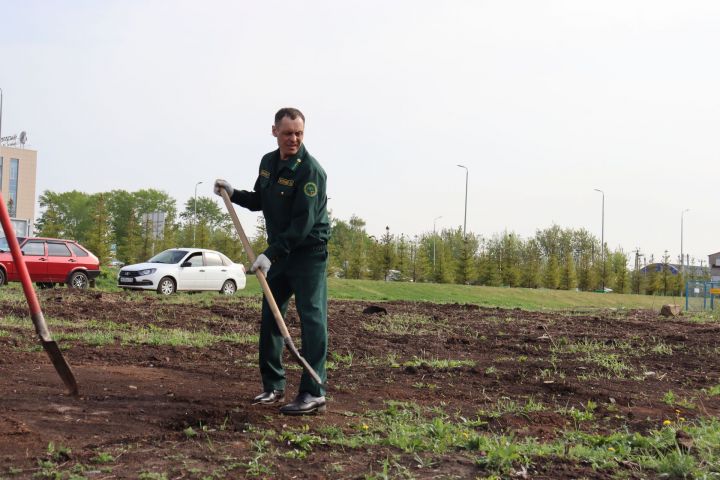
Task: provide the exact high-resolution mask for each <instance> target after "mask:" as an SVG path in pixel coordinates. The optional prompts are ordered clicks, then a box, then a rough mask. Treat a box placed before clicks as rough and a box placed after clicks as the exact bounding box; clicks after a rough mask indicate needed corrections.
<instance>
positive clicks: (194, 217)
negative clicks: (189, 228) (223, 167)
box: [193, 182, 203, 247]
mask: <svg viewBox="0 0 720 480" xmlns="http://www.w3.org/2000/svg"><path fill="white" fill-rule="evenodd" d="M201 183H203V182H197V183H196V184H195V200H194V203H195V214H194V215H193V247H194V246H195V230H197V187H198V185H200V184H201Z"/></svg>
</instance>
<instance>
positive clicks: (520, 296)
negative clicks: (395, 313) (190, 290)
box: [0, 268, 720, 322]
mask: <svg viewBox="0 0 720 480" xmlns="http://www.w3.org/2000/svg"><path fill="white" fill-rule="evenodd" d="M116 275H117V270H116V269H110V268H107V269H105V268H103V273H102V275H101V276H100V277H99V278H98V280H97V282H96V283H97V290H99V291H106V292H119V291H122V290H121V289H119V288H117V286H116V280H115V279H116ZM58 288H65V287H58ZM11 292H15V293H20V294H22V290H21V289H20V284H19V283H16V282H13V283H11V284H10V285H6V286H3V287H0V299H5V298H7V297H6V293H11ZM261 293H262V291H261V288H260V284H259V283H258V281H257V278H256V277H255V276H254V275H252V274H250V275H248V276H247V286H246V287H245V289H243V290H239V291H238V292H237V293H236V294H235V298H238V299H239V298H243V297H259V296H260V295H261ZM127 294H128V295H133V296H135V297H137V298H138V299H142V298H144V297H145V296H147V295H151V296H157V294H156V293H154V292H153V291H138V292H127ZM218 296H219V294H218V293H216V292H205V293H200V294H187V293H180V294H176V295H173V296H171V297H169V298H167V297H166V298H165V301H167V302H168V303H200V304H209V303H211V302H212V301H213V300H214V299H215V298H216V297H218ZM328 296H329V298H331V299H338V300H365V301H378V302H381V301H393V300H407V301H423V302H433V303H472V304H476V305H482V306H489V307H507V308H514V307H520V308H522V309H524V310H545V309H550V310H560V309H576V308H580V309H583V308H650V309H655V310H660V307H661V306H662V305H663V304H666V303H680V304H682V303H683V301H682V298H678V297H658V296H647V295H625V294H616V293H609V294H603V293H593V292H575V291H567V290H547V289H531V288H509V287H480V286H473V285H453V284H440V283H411V282H383V281H378V280H345V279H338V278H329V279H328ZM12 298H15V299H18V300H20V298H18V297H17V295H12ZM252 306H253V307H256V308H257V309H258V310H259V308H260V305H259V303H258V304H257V305H252ZM719 318H720V312H718V313H715V312H713V313H702V312H700V313H698V312H693V313H690V314H688V319H690V320H692V321H697V322H714V321H718V319H719Z"/></svg>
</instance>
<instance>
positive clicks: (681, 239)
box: [680, 208, 690, 273]
mask: <svg viewBox="0 0 720 480" xmlns="http://www.w3.org/2000/svg"><path fill="white" fill-rule="evenodd" d="M689 211H690V209H689V208H686V209H685V210H683V211H682V213H680V271H681V272H682V273H685V254H684V251H683V216H684V215H685V212H689Z"/></svg>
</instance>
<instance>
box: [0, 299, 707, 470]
mask: <svg viewBox="0 0 720 480" xmlns="http://www.w3.org/2000/svg"><path fill="white" fill-rule="evenodd" d="M40 296H41V303H42V306H43V310H44V313H45V316H46V318H48V319H49V320H50V324H51V331H52V333H53V334H54V335H55V336H56V338H58V340H59V343H60V346H61V348H62V349H63V351H64V352H65V356H66V358H67V360H68V362H69V363H70V364H71V365H72V367H73V369H74V372H75V374H76V377H77V379H78V382H79V384H80V393H81V394H80V397H79V398H72V397H68V396H67V395H66V394H65V390H64V387H63V385H62V383H61V381H60V379H59V378H58V376H57V375H56V373H55V371H54V370H53V369H52V366H51V365H50V363H49V360H48V358H47V356H46V355H45V353H44V352H43V351H42V350H41V349H39V348H38V344H37V341H36V336H35V334H34V331H33V329H32V325H31V323H30V320H29V316H28V314H27V309H26V306H25V305H24V303H23V302H24V299H23V298H22V297H21V296H5V297H3V299H2V300H1V301H0V309H1V310H0V312H2V313H1V315H2V321H0V352H2V354H1V355H0V391H1V392H2V396H1V397H0V478H142V479H162V478H167V479H171V478H198V479H200V478H244V477H248V478H251V477H255V478H318V479H319V478H485V477H490V476H493V475H496V476H497V477H499V478H509V477H515V478H548V479H563V478H615V477H622V478H660V477H661V474H660V473H659V472H663V471H665V470H662V466H658V467H656V468H655V467H652V468H651V467H648V465H651V464H652V462H650V463H642V462H641V461H639V460H636V459H634V457H631V454H630V453H628V452H623V451H621V450H622V449H623V448H625V447H623V445H625V444H628V445H630V446H628V447H627V448H630V449H632V448H635V449H636V450H634V451H636V452H637V451H639V450H637V449H641V447H642V442H641V439H651V438H654V436H659V437H658V438H660V437H663V435H664V436H668V435H671V436H672V437H673V438H671V440H672V442H671V447H670V448H669V450H668V451H666V452H663V451H662V450H658V449H657V448H655V451H656V452H657V455H656V456H657V457H658V461H662V460H663V459H665V460H667V459H668V458H669V457H671V456H672V458H670V460H669V461H670V462H671V463H672V460H673V459H675V460H676V462H677V463H682V462H683V461H687V462H691V463H692V466H693V468H698V469H701V470H702V471H705V472H713V471H716V469H717V468H718V464H717V463H713V462H716V458H717V457H712V458H714V459H715V460H712V458H711V457H709V456H708V455H709V454H708V452H710V453H711V454H712V455H717V450H716V449H717V446H712V445H710V446H709V447H707V448H708V449H709V450H707V449H706V450H703V448H706V447H703V445H704V443H703V442H705V440H704V439H702V438H694V437H693V435H696V433H694V432H697V431H698V430H697V429H695V430H693V429H692V428H690V427H691V426H697V425H698V422H707V423H705V427H707V428H709V431H711V432H715V433H713V434H716V433H717V432H719V431H720V429H718V427H717V424H716V423H714V422H715V421H714V420H712V418H713V417H717V415H718V414H719V413H720V392H717V390H718V387H717V386H718V384H720V362H718V354H719V353H720V325H718V324H717V323H699V322H693V321H690V320H689V319H688V318H679V319H672V320H668V319H664V318H661V317H659V316H658V315H657V313H654V312H648V311H606V312H553V313H545V312H543V313H537V312H526V311H520V310H501V309H486V308H477V307H475V306H472V305H434V304H423V303H403V302H391V303H386V304H382V306H383V307H385V308H386V309H387V311H388V314H387V315H380V314H372V315H371V314H364V313H363V310H364V309H365V307H367V306H368V305H369V303H367V302H348V301H332V302H331V303H330V310H329V328H330V351H331V355H330V357H329V359H330V361H331V363H330V365H329V390H328V400H329V403H328V412H327V413H326V414H325V415H322V416H315V417H301V418H288V417H283V416H280V415H278V413H277V409H276V408H269V407H264V408H263V407H260V406H253V405H250V402H249V399H251V398H252V397H253V396H254V395H256V394H258V393H259V392H260V384H259V375H258V372H257V368H256V361H255V359H256V357H257V346H256V345H255V337H254V335H255V334H256V333H257V328H258V319H259V302H258V300H257V299H250V298H244V299H243V298H226V297H221V296H206V295H181V296H178V297H176V298H175V299H173V300H168V299H162V298H159V297H157V296H155V295H152V294H127V293H117V294H115V293H112V294H111V293H99V292H68V291H67V290H64V289H57V290H52V291H42V292H41V295H40ZM287 322H288V326H289V327H290V330H291V334H292V335H293V338H294V339H295V340H296V342H298V343H299V337H300V335H299V322H298V320H297V315H296V313H295V311H294V310H293V309H292V308H291V311H290V312H289V313H288V318H287ZM290 364H291V362H290V360H289V357H287V356H286V365H288V366H289V367H290V368H289V369H288V378H289V385H288V389H289V393H290V394H291V395H293V394H294V393H295V389H296V388H297V384H298V379H299V375H300V371H299V370H298V369H297V367H295V366H294V365H290ZM708 425H709V427H708ZM713 425H714V427H713ZM707 428H706V430H707ZM713 428H714V430H713ZM703 431H705V430H703ZM616 432H620V433H621V434H623V435H626V437H623V438H624V439H619V437H616V436H613V435H618V434H617V433H616ZM633 434H636V435H635V436H634V437H631V436H632V435H633ZM627 438H631V439H632V438H635V439H637V440H627V441H626V439H627ZM663 438H664V437H663ZM717 438H720V437H717ZM647 441H650V440H647ZM603 442H605V443H603ZM623 442H624V443H623ZM633 442H635V443H633ZM636 443H637V445H636ZM544 447H545V448H546V449H545V450H544V449H543V448H544ZM580 447H583V448H587V449H589V450H587V452H586V453H583V452H584V450H579V448H580ZM673 448H674V450H673ZM647 449H650V450H652V448H651V447H647ZM652 465H654V464H652ZM668 468H672V465H670V467H668ZM671 473H672V472H671ZM681 474H683V473H682V471H681V472H680V474H677V473H676V474H672V475H670V476H669V477H667V476H665V477H664V478H673V475H676V477H675V478H681V477H678V476H677V475H681ZM713 478H715V477H713Z"/></svg>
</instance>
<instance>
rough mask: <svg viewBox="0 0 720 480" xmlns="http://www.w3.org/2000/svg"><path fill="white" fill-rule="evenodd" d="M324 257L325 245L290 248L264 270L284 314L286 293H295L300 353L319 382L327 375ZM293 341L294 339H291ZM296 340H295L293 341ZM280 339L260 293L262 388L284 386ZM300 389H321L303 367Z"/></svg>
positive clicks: (318, 392)
mask: <svg viewBox="0 0 720 480" xmlns="http://www.w3.org/2000/svg"><path fill="white" fill-rule="evenodd" d="M327 258H328V253H327V250H326V249H325V248H320V249H315V250H305V251H300V252H291V253H290V255H288V256H287V257H285V258H282V259H279V260H277V261H275V262H274V263H273V264H272V266H271V267H270V270H269V272H268V276H267V280H268V285H269V286H270V291H271V292H272V294H273V297H275V302H277V305H278V307H279V308H280V312H281V313H282V315H283V317H285V312H286V311H287V306H288V302H289V301H290V297H291V296H292V295H293V294H295V307H296V308H297V311H298V315H299V316H300V327H301V329H302V335H301V345H302V347H301V349H300V353H301V355H302V356H303V357H304V358H305V360H307V362H308V363H309V364H310V366H311V367H312V368H313V370H315V372H317V374H318V375H319V376H320V378H321V379H322V381H323V383H325V380H326V378H327V373H326V371H325V360H326V358H327V343H328V340H327V338H328V335H327V273H326V271H327ZM293 340H294V341H296V342H297V339H293ZM296 344H297V343H296ZM283 348H284V343H283V338H282V335H281V334H280V330H279V329H278V327H277V324H276V323H275V317H274V316H273V314H272V311H271V310H270V306H269V305H268V303H267V299H266V298H265V297H263V304H262V322H261V325H260V375H261V376H262V382H263V390H264V391H266V392H267V391H270V390H285V370H284V368H283V366H282V353H283ZM299 391H300V392H308V393H310V394H311V395H314V396H316V397H318V396H321V395H325V389H324V388H322V387H321V386H320V385H318V384H317V383H315V381H314V380H313V379H312V378H311V377H310V376H309V375H308V374H307V373H306V372H304V371H303V374H302V378H301V379H300V389H299Z"/></svg>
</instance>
